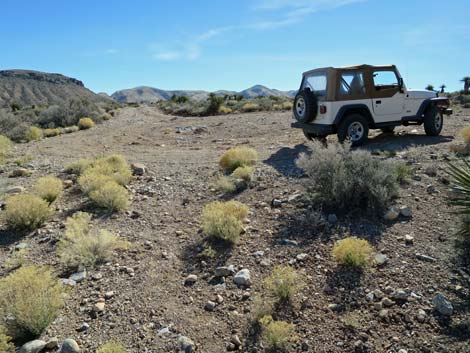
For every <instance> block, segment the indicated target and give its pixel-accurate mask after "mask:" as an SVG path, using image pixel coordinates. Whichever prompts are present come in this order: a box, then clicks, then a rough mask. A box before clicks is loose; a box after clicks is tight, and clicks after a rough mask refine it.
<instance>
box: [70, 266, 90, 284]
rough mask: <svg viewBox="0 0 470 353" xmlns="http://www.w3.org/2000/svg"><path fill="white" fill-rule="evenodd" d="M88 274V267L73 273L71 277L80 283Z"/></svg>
mask: <svg viewBox="0 0 470 353" xmlns="http://www.w3.org/2000/svg"><path fill="white" fill-rule="evenodd" d="M86 276H87V272H86V269H83V270H81V271H79V272H76V273H74V274H72V275H71V276H70V277H69V279H71V280H73V281H75V282H77V283H80V282H81V281H83V280H84V279H85V278H86Z"/></svg>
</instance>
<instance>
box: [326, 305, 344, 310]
mask: <svg viewBox="0 0 470 353" xmlns="http://www.w3.org/2000/svg"><path fill="white" fill-rule="evenodd" d="M328 309H330V310H331V311H340V310H341V305H339V304H328Z"/></svg>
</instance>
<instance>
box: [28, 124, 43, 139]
mask: <svg viewBox="0 0 470 353" xmlns="http://www.w3.org/2000/svg"><path fill="white" fill-rule="evenodd" d="M43 136H44V134H43V132H42V130H41V129H40V128H38V127H36V126H30V127H29V129H28V130H27V131H26V134H25V138H26V140H27V141H39V140H42V138H43Z"/></svg>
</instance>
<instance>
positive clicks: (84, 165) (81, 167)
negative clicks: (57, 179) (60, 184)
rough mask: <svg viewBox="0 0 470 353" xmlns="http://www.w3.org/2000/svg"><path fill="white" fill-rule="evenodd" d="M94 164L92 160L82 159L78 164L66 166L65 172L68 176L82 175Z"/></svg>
mask: <svg viewBox="0 0 470 353" xmlns="http://www.w3.org/2000/svg"><path fill="white" fill-rule="evenodd" d="M92 164H93V160H92V159H80V160H78V161H77V162H73V163H70V164H68V165H66V166H65V168H64V172H66V173H67V174H75V175H82V174H83V173H84V172H85V170H87V169H88V168H89V167H90V166H91V165H92Z"/></svg>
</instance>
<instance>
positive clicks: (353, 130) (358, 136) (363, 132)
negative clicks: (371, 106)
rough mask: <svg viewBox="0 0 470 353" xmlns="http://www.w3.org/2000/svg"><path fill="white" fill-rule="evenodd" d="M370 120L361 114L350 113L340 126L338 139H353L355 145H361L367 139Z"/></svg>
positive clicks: (352, 143)
mask: <svg viewBox="0 0 470 353" xmlns="http://www.w3.org/2000/svg"><path fill="white" fill-rule="evenodd" d="M368 135H369V122H368V121H367V119H366V118H365V117H364V116H362V115H361V114H351V115H348V116H347V117H346V118H344V120H343V121H342V122H341V124H340V125H339V127H338V140H339V142H344V141H345V140H349V141H351V145H352V146H353V147H356V146H361V145H362V144H364V143H365V142H366V141H367V136H368Z"/></svg>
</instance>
